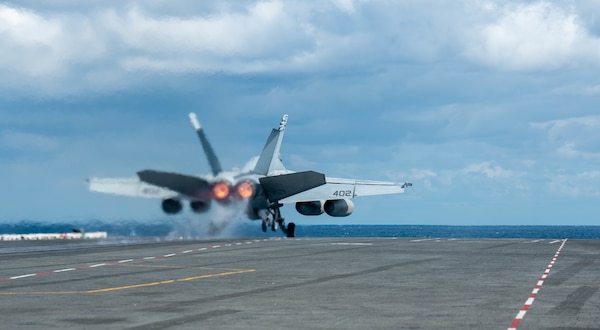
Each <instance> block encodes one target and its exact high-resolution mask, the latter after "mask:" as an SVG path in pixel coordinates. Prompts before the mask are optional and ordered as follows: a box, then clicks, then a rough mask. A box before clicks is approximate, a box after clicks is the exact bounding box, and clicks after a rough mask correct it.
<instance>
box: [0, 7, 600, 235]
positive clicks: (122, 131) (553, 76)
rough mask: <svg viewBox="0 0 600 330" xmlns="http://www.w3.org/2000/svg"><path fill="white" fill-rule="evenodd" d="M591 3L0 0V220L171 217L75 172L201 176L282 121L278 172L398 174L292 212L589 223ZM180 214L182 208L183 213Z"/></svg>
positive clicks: (596, 22)
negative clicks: (202, 135) (392, 185)
mask: <svg viewBox="0 0 600 330" xmlns="http://www.w3.org/2000/svg"><path fill="white" fill-rule="evenodd" d="M599 15H600V2H598V1H594V0H589V1H586V0H578V1H562V0H556V1H509V0H506V1H500V0H499V1H485V0H456V1H427V0H414V1H411V0H406V1H395V0H394V1H392V0H390V1H385V0H381V1H368V0H364V1H363V0H356V1H353V0H331V1H293V0H286V1H277V0H272V1H153V0H147V1H106V0H103V1H94V0H90V1H83V2H82V1H72V0H57V1H51V2H48V1H43V2H39V1H4V2H0V173H1V174H0V180H1V181H0V184H1V185H2V186H3V189H1V190H0V201H1V202H0V222H14V221H20V220H35V221H48V222H53V221H56V222H65V221H76V220H77V221H81V220H85V219H101V220H104V221H124V220H136V221H171V220H170V219H169V217H167V216H165V215H163V214H162V211H161V209H160V203H159V202H158V201H156V200H149V199H135V198H127V197H119V196H111V195H103V194H98V193H92V192H89V191H88V190H87V187H86V183H85V180H86V178H88V177H92V176H93V177H132V176H135V173H136V172H137V171H139V170H142V169H148V168H151V169H158V170H165V171H177V172H182V173H189V174H204V173H209V172H210V168H209V166H208V163H207V162H206V159H205V158H204V155H203V153H202V149H201V147H200V144H199V142H198V140H197V137H196V135H195V133H194V131H193V129H192V128H191V126H190V124H189V121H188V117H187V114H188V113H189V112H192V111H193V112H196V113H197V114H198V118H199V120H200V122H201V123H202V125H203V127H204V128H205V130H206V133H207V134H208V137H209V139H210V141H211V142H212V144H213V146H214V148H215V150H216V152H217V154H218V155H219V157H220V160H221V163H222V165H223V166H224V167H227V168H229V167H242V166H243V165H244V164H245V162H246V161H247V160H248V159H250V158H251V157H253V156H256V155H258V154H259V153H260V150H261V148H262V146H263V144H264V141H265V139H266V138H267V136H268V134H269V132H270V130H271V128H274V127H276V126H277V125H278V124H279V120H280V118H281V116H282V115H283V114H288V115H289V121H288V126H287V130H286V135H285V138H284V143H283V146H282V150H281V153H282V158H283V160H284V163H285V165H286V166H287V167H288V168H289V169H292V170H298V171H300V170H309V169H310V170H316V171H319V172H322V173H325V174H326V175H328V176H333V177H342V178H359V179H371V180H386V181H397V182H404V181H410V182H412V183H413V184H414V185H413V187H412V188H410V189H407V191H406V192H405V193H404V194H400V195H388V196H373V197H364V198H358V199H355V200H354V202H355V212H354V214H352V215H351V216H349V217H346V218H331V217H328V216H326V215H322V216H319V217H304V216H301V215H300V214H298V213H296V211H295V210H294V208H293V206H286V207H284V209H283V212H284V216H285V217H286V219H287V220H288V221H294V222H296V223H298V224H422V225H430V224H441V225H544V224H549V225H599V224H600V223H599V221H598V214H600V168H599V164H600V70H599V69H600V16H599ZM182 216H189V212H188V215H182Z"/></svg>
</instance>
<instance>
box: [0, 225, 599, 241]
mask: <svg viewBox="0 0 600 330" xmlns="http://www.w3.org/2000/svg"><path fill="white" fill-rule="evenodd" d="M230 227H231V228H228V229H227V230H226V232H225V233H222V234H220V235H217V237H223V238H224V237H259V238H262V237H282V236H283V235H282V234H281V232H275V233H273V232H271V231H269V232H267V233H263V232H262V231H261V230H260V225H259V223H258V222H256V221H243V222H239V223H237V224H235V225H231V226H230ZM174 228H175V224H174V223H173V222H158V221H157V222H154V223H143V222H135V221H121V222H103V221H86V222H79V223H44V222H35V221H20V222H15V223H6V224H0V234H31V233H64V232H71V231H72V230H73V229H83V230H85V231H87V232H92V231H106V232H107V233H108V235H109V237H111V236H112V237H114V236H118V237H173V232H174ZM192 229H193V228H192ZM181 232H185V227H184V228H183V230H182V227H181V226H179V227H178V233H181ZM195 232H196V231H195ZM196 233H197V232H196ZM296 236H297V237H425V238H540V239H542V238H546V239H562V238H568V239H600V226H447V225H302V224H297V225H296ZM188 238H210V236H208V235H198V234H196V235H194V237H188Z"/></svg>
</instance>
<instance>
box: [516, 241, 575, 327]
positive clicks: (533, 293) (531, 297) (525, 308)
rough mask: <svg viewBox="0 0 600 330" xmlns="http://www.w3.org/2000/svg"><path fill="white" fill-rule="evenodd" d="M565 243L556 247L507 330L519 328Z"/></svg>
mask: <svg viewBox="0 0 600 330" xmlns="http://www.w3.org/2000/svg"><path fill="white" fill-rule="evenodd" d="M555 242H557V241H554V242H552V243H555ZM552 243H551V244H552ZM565 243H567V240H566V239H564V240H563V241H562V244H561V245H560V246H559V247H558V250H557V251H556V254H554V258H552V261H550V264H549V265H548V267H546V270H545V271H544V274H542V277H541V278H540V280H539V281H538V282H537V284H536V285H535V288H533V291H531V294H530V295H529V298H527V300H526V301H525V304H524V305H523V307H521V310H520V311H519V313H517V316H516V317H515V319H514V320H513V321H512V323H511V324H510V327H508V330H516V329H517V328H518V327H519V323H521V320H522V319H523V318H524V317H525V314H527V311H528V310H529V308H530V307H531V305H532V304H533V301H534V300H535V297H536V296H537V294H538V292H540V289H541V288H542V285H543V284H544V281H545V280H546V278H547V277H548V274H549V273H550V270H551V269H552V267H554V263H555V262H556V259H558V255H559V254H560V251H561V250H562V248H563V246H565Z"/></svg>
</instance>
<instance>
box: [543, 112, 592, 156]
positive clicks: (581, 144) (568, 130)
mask: <svg viewBox="0 0 600 330" xmlns="http://www.w3.org/2000/svg"><path fill="white" fill-rule="evenodd" d="M531 127H532V128H535V129H539V130H542V131H544V132H545V133H546V141H545V143H546V144H547V145H548V146H549V147H550V148H551V150H552V151H553V152H554V154H555V155H557V156H559V157H563V158H584V159H598V158H600V152H598V147H600V141H598V139H597V138H596V137H597V132H598V128H599V127H600V116H596V115H592V116H584V117H571V118H563V119H556V120H550V121H546V122H540V123H531Z"/></svg>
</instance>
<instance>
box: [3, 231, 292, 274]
mask: <svg viewBox="0 0 600 330" xmlns="http://www.w3.org/2000/svg"><path fill="white" fill-rule="evenodd" d="M273 240H280V239H262V240H258V239H257V240H251V241H246V242H244V243H245V244H253V243H258V242H267V241H273ZM244 243H241V242H238V243H235V245H236V246H240V245H242V244H244ZM231 246H233V245H232V244H219V245H211V246H208V247H202V248H197V249H192V250H186V251H181V252H175V253H169V254H164V255H159V256H153V257H141V258H132V259H124V260H119V261H107V262H102V263H97V264H91V265H84V266H78V267H72V268H63V269H56V270H50V271H42V272H36V273H31V274H24V275H17V276H11V277H5V278H0V283H1V282H6V281H12V280H19V279H23V278H28V277H33V276H40V275H50V274H56V273H65V272H71V271H76V270H84V269H93V268H98V267H104V266H114V265H119V264H123V263H128V262H134V261H147V260H153V259H160V258H169V257H174V256H178V255H183V254H187V253H194V252H204V251H208V250H212V249H218V248H222V247H231Z"/></svg>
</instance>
